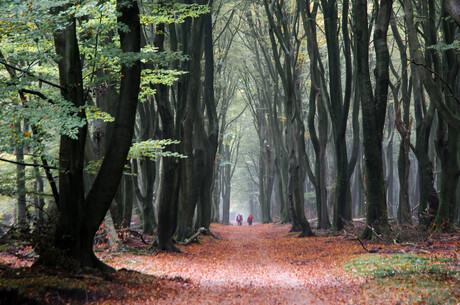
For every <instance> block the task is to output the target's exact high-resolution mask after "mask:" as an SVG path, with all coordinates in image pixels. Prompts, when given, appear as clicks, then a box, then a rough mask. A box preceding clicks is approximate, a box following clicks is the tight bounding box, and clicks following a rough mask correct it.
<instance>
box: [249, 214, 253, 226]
mask: <svg viewBox="0 0 460 305" xmlns="http://www.w3.org/2000/svg"><path fill="white" fill-rule="evenodd" d="M253 220H254V217H252V215H251V214H249V216H248V224H249V225H252V221H253Z"/></svg>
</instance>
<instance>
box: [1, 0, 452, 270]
mask: <svg viewBox="0 0 460 305" xmlns="http://www.w3.org/2000/svg"><path fill="white" fill-rule="evenodd" d="M456 8H457V7H456V3H455V1H451V0H443V1H441V2H440V3H439V2H438V1H434V0H429V1H425V2H423V3H415V5H414V3H412V1H410V0H404V1H399V2H394V3H393V1H391V0H381V1H372V2H369V3H368V1H365V0H354V1H348V0H343V1H335V0H321V1H308V0H305V1H301V0H297V1H279V0H273V1H268V0H263V1H258V2H257V1H256V2H248V1H231V2H221V1H219V2H217V1H216V2H215V3H214V1H162V0H160V1H144V2H142V4H139V3H138V2H137V1H134V0H132V1H131V0H130V1H125V0H118V1H116V3H115V2H114V1H95V0H86V1H78V2H75V1H64V2H63V1H52V0H49V1H37V2H35V1H31V2H28V3H17V2H16V1H5V2H4V3H2V4H1V5H0V10H1V11H0V13H1V15H2V16H7V17H5V18H4V19H2V21H1V24H0V30H1V32H0V39H1V40H2V47H1V48H0V51H1V54H0V59H1V64H2V65H3V70H2V75H1V81H2V86H3V88H4V90H2V93H1V95H2V96H1V100H2V102H1V104H0V113H1V120H2V126H1V127H0V133H1V137H2V144H1V150H2V152H6V153H13V152H14V153H15V158H16V160H11V159H10V158H7V157H4V156H3V155H2V160H4V161H7V162H10V163H11V162H13V163H14V164H16V166H17V169H16V172H17V179H16V181H17V183H16V185H13V186H11V189H14V190H15V191H14V192H9V194H10V195H12V194H14V195H15V196H17V198H18V217H19V219H26V215H27V206H28V204H27V199H28V198H37V200H36V201H35V202H34V206H35V210H37V211H38V213H37V215H38V217H39V219H40V220H41V219H45V216H44V215H43V213H42V211H43V210H44V207H45V200H44V198H46V196H49V194H51V198H52V199H51V200H48V203H47V206H48V210H47V213H48V214H51V215H53V216H51V217H49V219H50V220H51V222H52V223H54V225H53V226H51V227H49V226H45V225H43V224H44V223H45V222H40V224H39V225H37V226H35V228H39V230H41V231H51V234H50V235H48V236H49V238H40V239H38V240H37V241H36V243H35V246H36V250H37V252H38V253H39V255H40V259H39V260H38V261H37V263H38V264H47V265H59V264H66V263H67V262H68V260H69V259H70V260H71V261H72V262H73V263H74V264H73V265H75V266H76V267H96V268H100V269H104V270H110V268H109V267H108V266H106V265H104V264H103V263H101V262H100V261H99V260H98V259H97V258H96V256H95V255H94V253H93V250H92V246H93V240H94V236H95V234H96V231H97V230H98V228H99V226H100V224H101V222H102V221H103V220H104V218H105V219H106V220H108V222H110V219H112V220H113V222H114V225H115V227H117V228H122V227H128V226H129V225H130V221H131V219H132V215H133V211H136V212H135V213H136V215H138V216H139V217H140V218H141V220H142V224H143V232H144V233H154V232H155V233H156V236H157V238H156V240H155V243H154V246H156V247H157V248H159V249H162V250H169V251H177V248H176V247H175V246H174V240H176V241H183V240H185V239H187V238H188V237H190V236H191V235H192V234H193V233H194V231H195V230H196V229H197V228H200V227H204V228H209V225H210V223H211V222H212V221H221V222H222V223H224V224H228V222H229V210H230V194H231V179H232V176H233V174H234V173H235V170H236V169H237V168H236V166H237V165H238V164H240V162H238V160H239V159H241V158H238V156H239V155H240V144H243V142H244V141H245V139H244V132H245V129H244V128H242V127H241V125H242V124H237V123H238V122H241V121H242V120H244V119H245V118H247V115H246V113H247V112H248V111H249V113H250V114H251V115H252V120H253V124H254V126H255V129H256V133H257V137H258V141H257V152H256V153H255V154H249V153H248V154H246V153H247V152H243V153H242V154H241V155H243V156H245V155H247V156H249V157H250V160H243V162H244V168H246V169H248V177H247V180H246V181H247V183H246V185H249V186H250V188H249V189H248V191H249V192H250V197H251V198H250V201H251V203H252V204H253V205H254V198H253V194H254V187H255V186H256V187H257V188H258V192H257V194H258V200H257V202H258V203H259V205H260V217H259V218H260V220H261V221H262V222H264V223H267V222H272V215H273V212H274V209H277V210H278V211H277V212H276V213H277V214H279V216H280V218H281V222H291V223H292V230H293V231H299V232H300V236H310V235H312V234H313V231H312V228H311V227H310V224H309V222H308V220H307V218H306V216H305V194H306V191H307V190H308V189H309V188H310V187H311V188H312V190H313V192H314V194H315V202H316V204H315V210H316V215H317V217H318V228H322V229H329V228H332V229H334V230H342V229H343V228H344V226H345V225H346V224H347V223H349V222H351V221H352V217H353V210H355V211H356V210H359V209H363V207H364V199H359V198H360V197H361V196H360V192H361V191H360V190H359V186H360V185H361V188H362V189H365V198H366V203H365V207H366V223H367V226H366V229H365V230H364V232H362V234H361V237H363V238H372V237H373V234H375V233H377V234H382V233H383V234H384V233H386V232H387V230H388V227H389V225H388V212H387V202H388V201H389V202H391V203H393V202H392V201H393V198H394V197H396V196H394V195H391V196H390V195H387V194H389V193H390V192H389V190H393V187H394V185H395V184H396V182H395V181H396V179H394V176H395V175H394V171H393V163H394V162H393V153H392V149H393V139H394V138H395V137H394V134H395V132H396V131H395V129H396V130H397V131H398V134H399V135H400V136H399V138H400V139H401V140H400V141H399V153H398V162H397V164H398V175H399V179H398V180H399V200H398V202H399V204H398V205H397V206H398V212H397V216H398V221H399V222H400V223H410V222H411V221H412V217H411V214H412V213H411V211H412V209H414V207H415V208H416V204H418V209H417V210H418V213H417V215H418V221H419V222H420V223H422V224H423V225H424V226H425V227H426V228H431V227H433V228H435V229H439V230H451V229H452V228H453V224H454V222H455V217H456V215H455V210H456V202H457V200H456V198H457V192H458V187H457V186H458V162H457V159H458V150H457V134H456V131H457V130H458V126H459V119H458V114H457V112H458V103H457V102H458V95H459V94H458V90H459V88H460V87H459V86H458V84H459V81H458V43H457V40H456V39H455V37H456V36H455V35H456V34H457V32H458V28H459V20H458V14H455V11H456ZM416 17H417V18H416ZM371 42H372V43H373V46H372V44H371ZM422 45H423V47H422ZM371 71H373V72H374V73H373V75H374V76H373V77H371ZM427 97H428V99H427ZM389 101H394V102H393V103H389ZM411 106H412V107H411ZM360 109H361V115H360ZM350 112H351V115H350ZM412 116H415V130H416V133H415V135H413V134H412V133H411V131H412V123H411V122H412V121H411V117H412ZM360 122H361V124H360ZM237 125H240V127H237ZM243 125H244V124H243ZM350 125H351V128H350ZM361 139H362V140H361ZM414 140H415V145H414V144H413V142H414ZM246 141H251V140H246ZM244 146H245V145H241V147H244ZM433 146H434V147H435V148H436V149H435V150H434V149H430V147H433ZM331 152H332V153H331ZM412 154H413V155H415V157H416V161H417V162H416V163H417V173H418V174H417V175H412V176H415V177H418V178H417V179H413V178H412V179H411V173H410V172H411V171H410V168H411V167H410V160H411V155H412ZM158 156H161V158H157V157H158ZM331 156H332V158H331ZM362 156H364V159H363V157H362ZM384 157H385V158H384ZM243 159H245V158H243ZM363 160H364V161H363ZM433 162H436V164H438V163H439V164H440V170H439V173H437V175H436V176H435V175H434V172H435V171H434V170H435V169H437V168H435V167H434V165H433ZM29 166H31V167H32V168H34V169H35V170H34V171H27V170H26V167H29ZM363 169H364V173H363ZM56 175H58V177H56ZM25 176H28V177H29V178H31V183H27V184H26V181H27V180H26V178H25ZM42 176H43V177H44V178H45V179H46V180H47V181H48V185H47V186H45V185H44V183H43V178H42ZM435 177H437V178H438V179H437V181H435V180H434V178H435ZM56 178H57V179H56ZM32 182H33V184H32ZM352 182H353V183H352ZM330 183H333V188H332V189H331V188H328V184H330ZM435 183H439V186H440V187H439V195H438V192H437V187H438V186H437V185H436V184H435ZM411 185H412V186H413V187H414V186H416V185H418V186H419V187H418V193H419V202H418V203H415V202H414V201H413V198H412V201H411V197H410V189H411ZM5 189H7V188H5ZM32 189H33V193H34V194H35V197H34V196H31V193H30V192H29V191H32ZM352 189H353V190H354V191H353V192H352ZM45 193H49V194H48V195H47V194H45ZM331 198H332V199H333V201H332V204H331V205H329V206H328V199H331ZM221 201H222V202H221ZM53 202H54V204H55V206H56V209H55V210H56V211H55V212H53V211H51V208H50V207H52V206H53V204H52V203H53ZM273 202H275V203H276V204H275V205H274V204H273ZM133 203H137V204H133ZM331 206H332V207H333V208H332V210H331V209H330V207H331ZM354 208H355V209H354ZM254 209H255V208H254ZM156 211H157V215H156ZM53 213H56V214H53ZM355 214H356V213H355ZM54 215H57V217H54ZM330 216H332V223H331V217H330ZM20 224H21V227H22V229H24V230H27V228H28V224H27V222H20ZM45 229H49V230H45Z"/></svg>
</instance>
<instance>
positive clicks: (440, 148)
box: [404, 1, 460, 231]
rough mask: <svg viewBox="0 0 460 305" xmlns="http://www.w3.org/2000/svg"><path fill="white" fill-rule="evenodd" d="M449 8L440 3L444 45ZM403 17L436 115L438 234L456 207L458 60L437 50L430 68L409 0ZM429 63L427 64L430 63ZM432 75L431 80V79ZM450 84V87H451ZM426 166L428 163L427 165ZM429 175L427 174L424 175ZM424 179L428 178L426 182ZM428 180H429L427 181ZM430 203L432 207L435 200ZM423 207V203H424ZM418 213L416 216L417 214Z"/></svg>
mask: <svg viewBox="0 0 460 305" xmlns="http://www.w3.org/2000/svg"><path fill="white" fill-rule="evenodd" d="M450 7H451V3H450V2H446V1H442V2H441V9H442V13H441V16H442V21H441V25H442V30H443V31H442V34H443V39H444V43H445V44H446V45H449V44H452V43H453V41H454V36H453V33H454V31H455V29H456V28H457V27H458V25H457V24H456V23H452V22H450V21H448V20H446V18H445V17H447V16H446V15H447V13H449V12H450V11H451V10H450ZM404 11H405V16H406V26H407V35H408V39H409V48H410V54H411V57H412V61H411V62H412V64H413V65H415V66H416V69H417V72H418V75H419V77H420V81H421V83H423V85H424V87H425V89H426V92H427V93H428V96H429V97H430V102H431V103H433V104H434V107H435V108H436V110H437V113H438V130H437V139H436V149H437V153H438V155H439V158H440V162H441V169H442V172H441V188H440V202H439V206H438V207H437V210H436V211H435V212H436V218H435V221H434V224H435V229H437V230H440V231H450V230H452V225H453V221H454V215H455V207H456V189H457V187H458V178H459V165H458V160H457V148H458V143H457V142H458V131H459V130H460V116H459V109H458V98H457V95H456V90H457V89H456V86H455V84H457V83H458V81H459V73H458V59H457V57H456V56H454V54H453V50H452V49H449V48H448V49H447V50H445V51H441V52H442V54H443V56H442V57H441V56H439V54H437V53H436V52H433V53H431V60H432V68H431V67H430V66H428V65H426V64H425V63H424V61H423V55H422V52H421V47H420V42H419V39H418V36H417V30H416V28H415V24H414V9H413V6H412V3H411V2H410V1H404ZM435 16H436V6H435V2H434V1H428V21H429V22H430V24H429V25H428V27H427V29H431V30H432V29H434V22H435ZM426 35H427V40H428V45H430V46H432V47H434V46H435V45H436V44H437V36H436V33H435V32H434V31H432V32H430V33H426ZM430 62H431V61H430ZM433 74H434V76H435V78H433ZM452 84H453V85H452ZM428 164H429V163H428ZM427 174H429V172H428V173H427ZM427 180H428V179H427ZM428 181H429V180H428ZM432 202H433V203H434V206H433V207H435V206H436V199H435V198H433V199H432ZM424 204H425V202H424ZM433 207H430V206H429V208H433ZM422 213H424V211H422ZM419 214H420V213H419Z"/></svg>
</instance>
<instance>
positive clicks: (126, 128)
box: [37, 0, 141, 271]
mask: <svg viewBox="0 0 460 305" xmlns="http://www.w3.org/2000/svg"><path fill="white" fill-rule="evenodd" d="M129 4H130V5H129V6H127V5H126V1H122V0H120V1H119V3H117V10H118V12H119V13H120V16H119V17H118V22H119V23H123V24H125V25H126V26H127V28H128V29H129V33H126V32H120V42H121V47H122V50H123V52H139V50H140V22H139V9H138V6H137V2H136V1H131V2H130V3H129ZM55 45H56V52H57V54H58V55H60V56H61V60H60V61H59V77H60V82H61V86H62V87H64V88H65V90H63V92H62V94H63V96H64V98H66V99H67V100H68V101H70V102H72V103H73V104H74V105H75V106H76V107H81V106H84V104H85V99H84V94H83V81H82V69H81V63H80V54H79V48H78V42H77V37H76V22H75V19H74V18H70V20H69V22H68V24H67V25H66V27H65V29H64V30H62V31H60V32H58V33H57V34H55ZM140 72H141V68H140V61H139V60H137V61H135V62H133V63H132V65H130V66H129V67H128V66H127V65H125V64H123V65H122V71H121V73H122V74H123V75H124V77H123V78H122V80H121V86H120V95H119V101H118V111H117V116H116V121H115V127H114V132H113V135H112V137H111V140H110V143H109V147H108V148H109V149H108V151H109V152H110V154H106V156H105V158H104V161H103V163H102V165H101V168H100V170H99V173H98V175H97V177H96V180H95V182H94V184H93V186H92V188H91V190H90V191H89V193H88V195H87V198H86V200H85V198H84V189H83V164H84V147H85V139H86V126H85V127H83V128H81V129H80V130H79V133H78V135H77V139H71V138H69V137H67V136H62V137H61V144H60V153H59V157H60V167H61V168H65V169H66V170H65V171H61V173H60V179H59V191H60V201H59V202H58V203H57V205H58V209H59V212H60V217H59V220H58V224H57V229H56V234H55V242H54V249H55V250H57V252H59V253H56V251H54V250H52V251H45V249H40V250H41V251H39V253H40V259H39V260H38V261H37V264H47V265H64V264H66V266H67V267H70V268H82V267H83V268H84V267H90V268H98V269H102V270H105V271H113V268H111V267H109V266H107V265H105V264H104V263H102V262H101V261H100V260H99V259H98V258H97V257H96V256H95V255H94V252H93V239H94V235H95V233H96V231H97V229H98V227H99V225H100V224H101V222H102V220H103V219H104V216H105V214H106V212H107V210H108V209H109V207H110V203H111V202H112V199H113V197H114V195H115V192H116V190H117V187H118V184H119V181H120V179H121V175H122V171H123V167H124V163H125V160H126V155H127V153H128V150H129V147H130V145H131V139H132V136H133V129H134V121H135V113H136V105H137V95H138V92H139V86H140ZM78 115H79V116H81V117H84V115H85V113H84V111H82V112H79V114H78ZM48 250H49V249H48ZM56 254H57V255H56Z"/></svg>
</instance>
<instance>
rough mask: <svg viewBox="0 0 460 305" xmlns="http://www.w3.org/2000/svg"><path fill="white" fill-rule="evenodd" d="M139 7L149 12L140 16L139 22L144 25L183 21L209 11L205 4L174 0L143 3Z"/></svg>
mask: <svg viewBox="0 0 460 305" xmlns="http://www.w3.org/2000/svg"><path fill="white" fill-rule="evenodd" d="M141 8H142V9H143V10H144V11H147V12H150V14H149V15H142V16H141V23H142V24H144V25H146V24H158V23H183V22H184V21H185V19H186V18H189V17H192V18H196V17H198V16H200V15H202V14H206V13H209V11H210V10H209V6H207V5H199V4H195V3H193V4H185V3H175V1H165V2H164V3H163V4H157V3H154V4H151V3H144V4H142V6H141Z"/></svg>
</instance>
